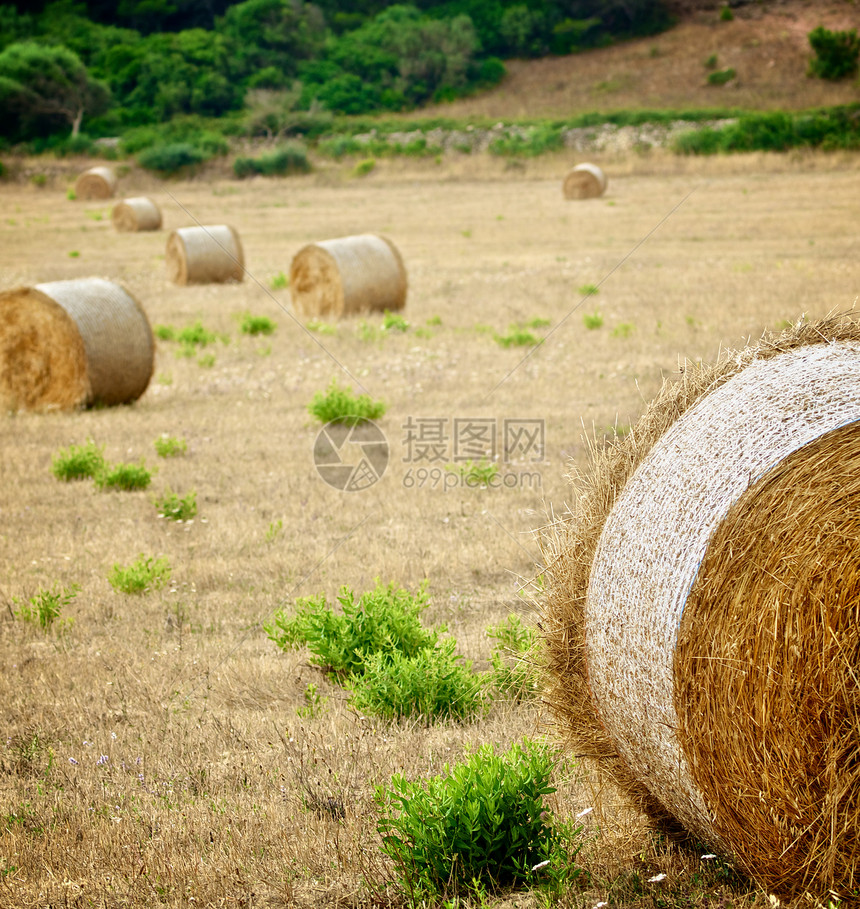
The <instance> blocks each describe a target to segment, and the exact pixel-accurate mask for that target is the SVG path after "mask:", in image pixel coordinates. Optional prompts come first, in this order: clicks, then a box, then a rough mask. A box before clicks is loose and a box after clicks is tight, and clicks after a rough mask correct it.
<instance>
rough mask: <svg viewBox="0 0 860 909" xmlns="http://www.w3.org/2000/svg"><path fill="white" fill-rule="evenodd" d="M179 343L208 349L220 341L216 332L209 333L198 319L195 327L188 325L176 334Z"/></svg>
mask: <svg viewBox="0 0 860 909" xmlns="http://www.w3.org/2000/svg"><path fill="white" fill-rule="evenodd" d="M175 339H176V340H177V341H179V342H180V343H181V344H188V345H191V346H195V347H206V346H208V345H209V344H214V343H215V341H217V340H218V335H216V334H215V332H214V331H209V329H208V328H204V327H203V323H202V322H201V321H200V320H199V319H198V320H197V321H196V322H195V323H194V324H193V325H186V326H185V328H183V329H180V330H179V331H178V332H177V333H176V338H175Z"/></svg>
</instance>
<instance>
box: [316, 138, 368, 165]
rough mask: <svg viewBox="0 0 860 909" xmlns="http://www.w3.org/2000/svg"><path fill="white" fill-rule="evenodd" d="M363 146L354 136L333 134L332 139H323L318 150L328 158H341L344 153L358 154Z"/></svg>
mask: <svg viewBox="0 0 860 909" xmlns="http://www.w3.org/2000/svg"><path fill="white" fill-rule="evenodd" d="M363 148H364V146H363V145H362V144H361V143H360V142H357V141H356V140H355V139H353V138H352V136H332V137H331V138H330V139H321V140H320V142H319V145H318V146H317V151H318V152H319V153H320V154H321V155H325V156H326V157H328V158H336V159H340V158H343V157H344V155H357V154H358V153H359V152H360V151H362V149H363ZM370 160H373V159H370ZM375 163H376V162H374V164H375ZM371 169H372V168H371Z"/></svg>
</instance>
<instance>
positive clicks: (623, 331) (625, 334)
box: [612, 322, 633, 338]
mask: <svg viewBox="0 0 860 909" xmlns="http://www.w3.org/2000/svg"><path fill="white" fill-rule="evenodd" d="M632 334H633V325H631V323H630V322H619V323H618V325H616V326H615V328H613V329H612V337H613V338H629V337H630V335H632Z"/></svg>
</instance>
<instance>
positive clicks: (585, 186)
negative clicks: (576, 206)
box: [562, 164, 607, 199]
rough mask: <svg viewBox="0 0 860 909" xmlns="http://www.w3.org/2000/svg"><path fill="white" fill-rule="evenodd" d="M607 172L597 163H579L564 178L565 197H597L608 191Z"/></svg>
mask: <svg viewBox="0 0 860 909" xmlns="http://www.w3.org/2000/svg"><path fill="white" fill-rule="evenodd" d="M606 185H607V180H606V174H604V173H603V171H602V170H601V169H600V168H599V167H598V166H597V165H596V164H577V165H576V167H574V169H573V170H572V171H570V172H569V173H568V175H567V176H566V177H565V178H564V184H563V185H562V190H563V192H564V198H565V199H595V198H597V196H602V195H603V194H604V193H605V192H606Z"/></svg>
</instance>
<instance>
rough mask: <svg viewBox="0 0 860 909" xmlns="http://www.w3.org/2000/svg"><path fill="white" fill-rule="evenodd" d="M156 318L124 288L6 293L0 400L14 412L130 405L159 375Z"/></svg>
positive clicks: (75, 285)
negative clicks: (152, 322) (151, 322)
mask: <svg viewBox="0 0 860 909" xmlns="http://www.w3.org/2000/svg"><path fill="white" fill-rule="evenodd" d="M154 362H155V342H154V339H153V336H152V331H151V329H150V325H149V320H148V319H147V317H146V313H145V312H144V311H143V308H142V307H141V306H140V304H139V303H138V302H137V300H135V298H134V297H133V296H132V295H131V294H130V293H129V292H128V291H127V290H126V289H125V288H124V287H122V286H121V285H119V284H115V283H113V282H111V281H106V280H104V279H102V278H82V279H80V280H75V281H53V282H50V283H48V284H37V285H36V286H35V287H22V288H18V289H16V290H8V291H3V292H2V293H0V402H2V406H3V407H4V408H6V409H12V410H18V409H22V410H51V409H61V410H69V409H72V408H75V407H81V406H84V405H90V404H106V405H110V404H127V403H129V402H131V401H134V400H136V399H137V398H139V397H140V396H141V395H142V394H143V392H144V391H145V390H146V387H147V385H148V384H149V380H150V378H151V377H152V370H153V367H154Z"/></svg>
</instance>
